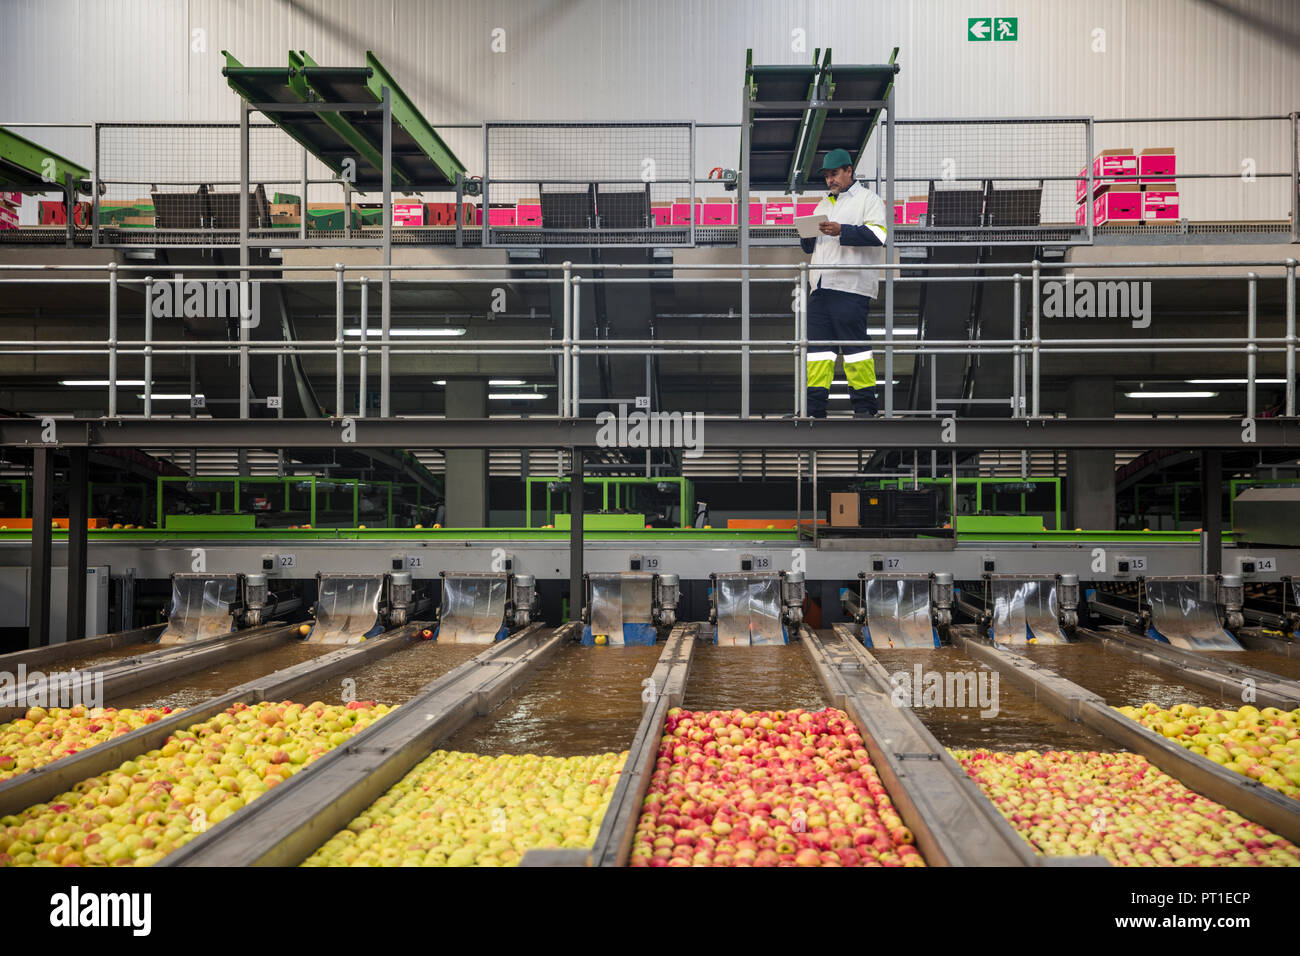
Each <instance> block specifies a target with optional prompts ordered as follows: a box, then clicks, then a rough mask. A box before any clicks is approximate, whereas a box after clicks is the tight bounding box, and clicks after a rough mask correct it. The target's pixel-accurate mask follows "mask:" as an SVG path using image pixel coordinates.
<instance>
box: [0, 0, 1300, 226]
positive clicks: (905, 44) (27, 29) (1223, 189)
mask: <svg viewBox="0 0 1300 956" xmlns="http://www.w3.org/2000/svg"><path fill="white" fill-rule="evenodd" d="M3 10H4V17H3V41H2V42H3V50H4V55H3V56H0V122H5V121H21V120H32V121H64V122H90V121H94V120H100V121H124V120H233V119H235V118H236V116H237V113H236V102H237V101H236V98H235V95H234V94H233V93H232V92H231V91H230V90H229V88H228V87H227V86H226V84H225V81H224V80H223V79H222V77H221V75H220V70H221V66H222V58H221V55H220V51H221V50H222V49H229V50H230V51H231V52H232V53H234V54H235V55H236V56H238V57H239V58H240V59H241V60H242V61H243V62H245V63H247V64H255V65H269V64H278V63H281V62H283V61H284V57H285V51H286V50H287V49H288V48H289V47H294V48H301V49H306V50H308V51H309V52H311V53H312V55H313V56H315V57H316V59H317V60H319V61H320V62H323V63H331V64H335V63H337V64H359V63H360V62H362V57H363V54H364V51H365V50H366V49H373V50H374V51H375V52H376V53H377V54H378V56H379V57H380V59H381V60H383V61H384V62H385V64H386V65H387V66H388V67H389V68H390V69H391V71H392V72H393V74H394V76H396V77H397V78H398V80H399V81H400V82H401V83H402V84H403V86H404V87H405V89H406V90H407V92H408V93H410V94H411V96H412V97H413V99H414V100H415V101H416V103H417V104H418V105H419V106H420V107H421V108H422V109H423V110H424V112H425V114H426V115H427V116H428V117H429V118H430V119H431V120H432V121H433V122H434V124H435V125H437V124H439V123H455V122H480V121H482V120H485V119H554V118H563V119H588V118H590V119H595V118H606V119H607V118H620V119H632V118H646V119H694V120H696V121H697V122H735V121H736V120H737V118H738V114H739V98H740V78H741V74H742V69H743V64H744V56H745V49H746V47H753V48H754V51H755V58H756V60H757V61H758V62H766V63H775V62H796V61H802V60H805V59H807V58H808V57H810V56H811V51H812V49H813V48H814V47H818V46H823V47H824V46H827V45H829V46H831V47H832V48H833V50H834V57H835V60H836V61H838V62H842V63H855V62H858V63H860V62H880V61H883V60H884V59H885V58H886V57H887V56H888V53H889V50H890V48H891V47H893V46H895V45H897V46H899V47H901V53H900V55H899V60H900V63H901V64H902V67H903V72H902V75H901V77H900V81H899V88H898V97H899V112H900V115H903V116H911V117H917V116H1004V115H1039V114H1054V115H1055V114H1091V115H1094V116H1097V117H1126V116H1127V117H1140V116H1157V115H1189V116H1190V115H1220V114H1234V115H1236V114H1243V115H1244V114H1250V115H1256V114H1264V113H1285V112H1289V111H1290V110H1292V109H1295V108H1297V106H1300V55H1297V53H1298V52H1300V3H1295V2H1292V0H1039V2H1034V3H1022V4H1019V5H1012V4H1008V3H1007V2H1006V0H997V2H991V0H913V2H905V0H803V2H789V0H655V2H645V0H606V2H601V0H534V2H528V0H523V2H520V0H440V2H428V0H380V2H374V3H363V2H347V0H6V2H5V4H4V7H3ZM982 15H999V16H1002V15H1005V16H1017V17H1018V18H1019V33H1020V38H1019V40H1018V41H1017V42H1014V43H1006V42H982V43H975V42H970V41H968V40H967V39H966V27H967V22H966V21H967V18H968V17H971V16H982ZM498 28H500V29H502V30H504V31H505V32H504V34H503V35H499V34H498V35H495V36H494V30H497V29H498ZM196 31H201V32H196ZM796 31H803V33H802V34H799V33H797V32H796ZM1098 31H1104V32H1103V33H1099V32H1098ZM494 39H496V42H497V43H498V45H500V44H501V42H504V50H503V51H502V52H493V43H494ZM800 40H802V42H803V43H804V44H805V47H806V50H807V52H796V51H795V50H794V49H793V47H794V46H795V45H796V44H797V43H798V42H799V41H800ZM1288 135H1289V129H1288V128H1287V127H1286V125H1285V124H1282V123H1275V124H1272V125H1271V126H1270V127H1268V128H1267V129H1265V128H1262V127H1254V128H1251V129H1241V128H1222V127H1219V128H1215V127H1210V126H1207V125H1176V126H1175V125H1171V126H1169V127H1167V128H1160V127H1156V128H1151V127H1147V128H1142V129H1136V128H1134V127H1132V126H1110V127H1100V128H1099V134H1098V138H1097V145H1098V148H1104V147H1106V146H1109V145H1134V146H1139V147H1140V146H1144V145H1177V146H1178V148H1179V150H1180V151H1181V153H1182V156H1180V159H1182V157H1183V156H1185V157H1186V160H1185V162H1184V163H1183V168H1184V169H1195V170H1198V171H1204V172H1235V171H1238V170H1239V169H1240V168H1241V164H1242V163H1243V162H1244V161H1246V160H1249V159H1254V160H1255V161H1256V169H1257V171H1259V172H1264V171H1286V170H1289V165H1285V162H1286V161H1287V160H1288V156H1289V154H1288V152H1287V136H1288ZM33 136H34V137H35V138H37V139H38V140H40V141H42V142H45V143H48V144H49V145H50V146H51V148H54V149H58V150H65V151H67V152H68V153H70V154H71V155H72V157H73V158H75V159H78V160H80V161H83V162H88V161H89V160H90V158H91V151H90V137H89V135H88V134H86V133H84V132H80V131H53V130H47V131H39V132H35V133H33ZM448 138H449V140H450V142H451V144H452V146H453V148H454V149H456V150H457V152H458V153H459V154H460V155H461V157H462V159H463V160H464V161H465V162H466V163H467V165H468V166H469V167H470V168H471V169H474V170H477V169H480V168H481V166H482V156H481V139H480V137H479V135H478V134H477V133H473V134H471V133H463V132H462V133H458V132H455V131H453V132H452V133H450V134H449V136H448ZM735 143H736V134H735V132H734V131H732V130H728V131H719V132H715V133H709V132H707V131H702V132H701V136H700V140H699V152H700V155H699V167H700V169H701V170H707V169H708V168H709V167H711V166H714V165H732V164H733V163H734V158H735V155H736V147H735ZM1187 191H1188V195H1187V196H1186V197H1185V199H1184V209H1186V210H1189V211H1191V210H1192V209H1194V210H1195V213H1196V214H1195V216H1194V218H1198V219H1207V218H1219V217H1222V218H1229V217H1231V218H1242V217H1250V216H1268V217H1272V218H1276V217H1277V215H1278V212H1279V210H1281V211H1282V212H1283V213H1284V212H1285V210H1286V208H1287V202H1286V193H1285V187H1284V184H1283V183H1281V182H1280V181H1274V182H1264V181H1258V182H1256V183H1254V184H1248V183H1241V182H1238V183H1233V184H1219V185H1217V186H1209V185H1203V184H1195V185H1194V186H1193V185H1189V186H1188V187H1187ZM1189 207H1190V208H1189Z"/></svg>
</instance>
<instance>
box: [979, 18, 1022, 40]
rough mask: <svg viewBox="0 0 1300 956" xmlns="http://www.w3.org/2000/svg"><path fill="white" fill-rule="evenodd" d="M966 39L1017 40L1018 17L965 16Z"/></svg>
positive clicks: (1018, 34) (1018, 37)
mask: <svg viewBox="0 0 1300 956" xmlns="http://www.w3.org/2000/svg"><path fill="white" fill-rule="evenodd" d="M966 39H967V40H1018V39H1020V18H1019V17H967V18H966Z"/></svg>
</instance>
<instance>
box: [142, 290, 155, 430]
mask: <svg viewBox="0 0 1300 956" xmlns="http://www.w3.org/2000/svg"><path fill="white" fill-rule="evenodd" d="M152 302H153V276H145V280H144V340H145V343H146V344H145V347H144V417H145V418H148V417H149V416H150V415H152V414H153V309H152V308H150V305H151V304H152Z"/></svg>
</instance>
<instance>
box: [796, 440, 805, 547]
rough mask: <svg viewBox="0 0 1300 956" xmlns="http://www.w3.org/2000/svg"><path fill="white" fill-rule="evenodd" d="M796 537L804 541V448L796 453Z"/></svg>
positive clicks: (797, 539)
mask: <svg viewBox="0 0 1300 956" xmlns="http://www.w3.org/2000/svg"><path fill="white" fill-rule="evenodd" d="M794 539H795V541H803V449H802V448H801V449H799V450H798V451H796V452H795V453H794Z"/></svg>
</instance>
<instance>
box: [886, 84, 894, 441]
mask: <svg viewBox="0 0 1300 956" xmlns="http://www.w3.org/2000/svg"><path fill="white" fill-rule="evenodd" d="M885 110H886V113H885V136H886V137H887V140H886V142H885V266H886V269H885V339H886V342H885V417H886V418H892V417H893V415H894V270H893V269H892V268H890V267H891V266H892V265H893V263H894V222H893V219H894V155H895V151H894V84H893V83H890V84H889V93H888V94H886V96H885Z"/></svg>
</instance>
